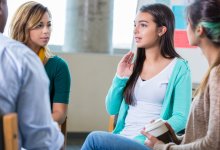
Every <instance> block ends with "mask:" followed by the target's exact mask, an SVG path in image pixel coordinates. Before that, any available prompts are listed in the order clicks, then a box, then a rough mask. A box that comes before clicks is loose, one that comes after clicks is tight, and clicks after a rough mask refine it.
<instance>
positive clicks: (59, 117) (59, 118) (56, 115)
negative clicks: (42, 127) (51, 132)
mask: <svg viewBox="0 0 220 150" xmlns="http://www.w3.org/2000/svg"><path fill="white" fill-rule="evenodd" d="M52 117H53V120H54V121H56V122H57V123H58V124H59V125H61V124H63V123H64V121H65V119H66V114H65V113H62V112H59V111H55V112H53V113H52Z"/></svg>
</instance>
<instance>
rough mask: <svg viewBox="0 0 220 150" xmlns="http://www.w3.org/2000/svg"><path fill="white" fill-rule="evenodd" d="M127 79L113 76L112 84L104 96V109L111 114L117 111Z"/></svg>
mask: <svg viewBox="0 0 220 150" xmlns="http://www.w3.org/2000/svg"><path fill="white" fill-rule="evenodd" d="M127 80H128V79H120V78H118V77H116V76H115V77H114V79H113V82H112V85H111V87H110V89H109V91H108V94H107V96H106V109H107V112H108V113H109V114H111V115H115V114H117V113H118V111H119V109H120V106H121V102H122V100H123V91H124V87H125V85H126V83H127Z"/></svg>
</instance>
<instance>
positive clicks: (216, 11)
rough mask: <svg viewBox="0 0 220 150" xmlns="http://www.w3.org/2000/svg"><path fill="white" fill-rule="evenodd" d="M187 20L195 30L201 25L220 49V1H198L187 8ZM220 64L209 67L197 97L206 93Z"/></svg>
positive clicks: (216, 61) (207, 35)
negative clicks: (206, 88) (210, 79)
mask: <svg viewBox="0 0 220 150" xmlns="http://www.w3.org/2000/svg"><path fill="white" fill-rule="evenodd" d="M187 18H188V21H189V23H190V25H191V26H192V28H193V29H195V28H196V27H197V26H198V25H201V26H202V27H203V29H204V31H205V35H206V37H207V38H208V39H209V40H210V41H211V42H212V43H213V44H214V45H216V46H218V47H220V1H219V0H196V1H194V3H192V4H191V5H189V6H188V7H187ZM219 64H220V58H218V59H217V60H215V62H214V63H213V64H211V66H210V67H209V69H208V71H207V73H206V75H205V77H204V78H203V80H202V82H201V84H200V86H199V88H198V89H197V90H196V92H195V95H196V94H198V93H200V92H202V91H204V89H205V87H206V84H207V82H208V78H209V75H210V72H211V70H212V69H213V68H214V67H215V66H217V65H219Z"/></svg>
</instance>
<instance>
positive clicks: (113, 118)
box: [108, 115, 118, 132]
mask: <svg viewBox="0 0 220 150" xmlns="http://www.w3.org/2000/svg"><path fill="white" fill-rule="evenodd" d="M117 119H118V115H112V116H110V117H109V125H108V131H109V132H112V131H113V130H114V128H115V126H116V123H117Z"/></svg>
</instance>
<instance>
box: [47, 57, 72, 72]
mask: <svg viewBox="0 0 220 150" xmlns="http://www.w3.org/2000/svg"><path fill="white" fill-rule="evenodd" d="M45 68H46V70H50V71H52V72H54V73H55V74H57V73H59V72H60V73H62V74H69V68H68V65H67V63H66V61H65V60H64V59H62V58H60V57H58V56H54V57H51V58H50V59H49V60H48V63H47V64H46V66H45Z"/></svg>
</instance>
